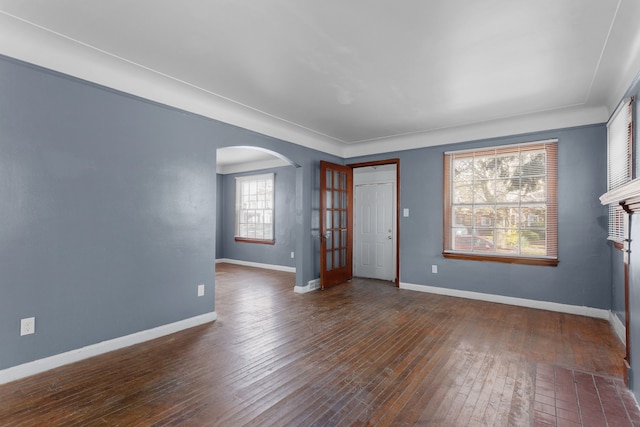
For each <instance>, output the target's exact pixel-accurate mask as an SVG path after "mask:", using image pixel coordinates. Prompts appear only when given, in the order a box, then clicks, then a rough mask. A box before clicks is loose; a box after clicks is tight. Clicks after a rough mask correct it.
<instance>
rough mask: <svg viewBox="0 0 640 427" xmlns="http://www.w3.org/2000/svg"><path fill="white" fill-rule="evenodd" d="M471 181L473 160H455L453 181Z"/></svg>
mask: <svg viewBox="0 0 640 427" xmlns="http://www.w3.org/2000/svg"><path fill="white" fill-rule="evenodd" d="M472 180H473V158H464V159H455V160H454V161H453V181H454V182H462V181H466V182H471V181H472Z"/></svg>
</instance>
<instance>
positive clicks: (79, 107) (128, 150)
mask: <svg viewBox="0 0 640 427" xmlns="http://www.w3.org/2000/svg"><path fill="white" fill-rule="evenodd" d="M234 145H243V146H247V145H248V146H257V147H262V148H266V149H269V150H272V151H275V152H279V153H283V154H285V155H286V156H287V157H288V158H289V159H290V160H291V161H292V162H293V163H295V164H297V165H298V167H297V168H293V167H291V169H292V170H294V171H295V177H296V182H297V183H299V184H300V186H299V192H298V194H297V197H296V206H295V218H294V220H293V221H292V223H291V224H290V227H291V229H293V230H295V234H296V241H295V252H296V260H295V262H296V266H297V270H298V273H297V274H296V285H297V286H304V285H305V284H306V283H307V282H308V281H310V280H312V279H315V278H316V277H318V271H317V268H316V267H315V264H316V261H315V260H314V259H313V258H314V257H315V256H316V255H315V253H314V250H315V245H316V243H315V242H314V238H313V237H312V236H311V232H310V230H311V229H312V223H311V222H312V211H311V209H312V197H317V190H314V189H316V188H317V187H318V182H317V181H316V180H315V177H316V173H315V172H314V170H315V169H317V165H318V163H319V161H320V160H329V161H340V159H337V158H335V157H334V156H330V155H326V154H324V153H320V152H317V151H314V150H311V149H308V148H305V147H301V146H299V145H295V144H291V143H288V142H284V141H280V140H277V139H274V138H270V137H266V136H264V135H260V134H257V133H254V132H250V131H247V130H245V129H240V128H237V127H234V126H230V125H227V124H224V123H220V122H217V121H215V120H210V119H206V118H203V117H200V116H197V115H194V114H189V113H186V112H183V111H178V110H175V109H172V108H169V107H166V106H163V105H159V104H155V103H152V102H148V101H145V100H142V99H139V98H136V97H133V96H129V95H126V94H123V93H120V92H117V91H113V90H110V89H106V88H103V87H100V86H97V85H94V84H90V83H87V82H83V81H80V80H77V79H74V78H70V77H68V76H64V75H61V74H58V73H55V72H51V71H48V70H44V69H41V68H38V67H35V66H31V65H27V64H24V63H22V62H19V61H15V60H12V59H9V58H6V57H0V200H1V201H2V203H0V272H1V274H0V370H1V369H5V368H8V367H12V366H16V365H18V364H22V363H26V362H30V361H34V360H37V359H41V358H44V357H47V356H51V355H55V354H59V353H63V352H66V351H70V350H74V349H78V348H81V347H84V346H87V345H91V344H95V343H98V342H101V341H105V340H109V339H112V338H116V337H121V336H124V335H128V334H131V333H135V332H138V331H143V330H147V329H150V328H153V327H157V326H161V325H165V324H169V323H172V322H176V321H180V320H184V319H188V318H191V317H194V316H198V315H201V314H205V313H209V312H212V311H214V307H215V304H214V303H215V302H214V286H215V283H214V279H215V278H214V272H215V267H214V262H215V258H216V254H215V250H216V249H215V248H216V215H217V214H218V213H219V210H218V209H217V205H218V203H217V201H216V200H217V199H216V197H217V196H216V188H217V182H218V178H217V177H216V172H215V162H216V149H217V148H220V147H224V146H234ZM296 188H298V187H296ZM313 205H315V204H313ZM198 284H205V286H206V295H205V297H202V298H198V297H197V296H196V295H197V285H198ZM31 316H35V317H36V334H34V335H28V336H25V337H20V336H19V325H20V319H21V318H25V317H31Z"/></svg>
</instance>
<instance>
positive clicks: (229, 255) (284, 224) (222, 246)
mask: <svg viewBox="0 0 640 427" xmlns="http://www.w3.org/2000/svg"><path fill="white" fill-rule="evenodd" d="M301 171H302V168H301V167H300V166H299V165H297V164H296V163H295V162H293V161H292V160H290V159H289V158H287V157H285V156H283V155H281V154H280V153H277V152H274V151H271V150H267V149H263V148H260V147H254V146H232V147H223V148H219V149H217V152H216V177H217V178H216V181H217V186H216V188H217V195H216V197H217V202H216V242H215V243H216V262H225V263H231V264H239V265H244V266H250V267H258V268H266V269H271V270H279V271H288V272H295V273H296V284H297V279H298V277H297V276H298V275H299V274H300V275H301V271H302V268H301V267H302V256H296V252H298V249H299V242H298V238H299V230H298V227H297V226H293V227H292V224H297V223H298V222H299V221H298V220H297V215H298V212H297V210H296V203H297V198H298V197H299V194H300V191H299V190H300V188H301V186H302V183H301V180H302V174H301ZM266 175H269V180H270V181H269V182H268V181H267V180H265V179H262V180H259V178H263V177H264V176H266ZM254 177H255V178H256V181H255V185H253V181H252V178H254ZM262 182H264V183H265V185H261V183H262ZM245 183H248V184H246V185H245ZM238 185H244V186H245V187H247V188H246V190H243V191H246V192H247V197H241V198H238V194H244V193H242V192H239V191H238V188H239V187H238ZM243 188H244V187H243ZM254 193H255V194H254ZM267 194H270V195H271V198H270V199H269V198H267V197H266V195H267ZM245 199H246V200H245ZM245 204H246V205H247V206H245ZM239 207H241V208H242V209H240V210H238V209H239ZM241 214H244V216H243V215H241ZM258 214H261V215H258ZM239 215H240V216H239ZM239 220H241V221H239ZM238 224H241V225H238ZM243 230H244V231H245V232H246V233H245V234H247V236H244V235H243V234H241V233H240V232H241V231H243ZM260 230H262V233H263V234H262V235H260V236H259V235H258V231H260ZM264 230H268V231H269V232H270V233H271V234H270V235H269V239H266V238H262V239H260V238H259V237H262V236H263V235H266V234H265V231H264ZM239 233H240V234H239ZM300 255H301V254H300Z"/></svg>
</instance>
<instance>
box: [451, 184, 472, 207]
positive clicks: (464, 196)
mask: <svg viewBox="0 0 640 427" xmlns="http://www.w3.org/2000/svg"><path fill="white" fill-rule="evenodd" d="M452 198H453V203H473V184H471V183H469V182H455V183H454V184H453V195H452Z"/></svg>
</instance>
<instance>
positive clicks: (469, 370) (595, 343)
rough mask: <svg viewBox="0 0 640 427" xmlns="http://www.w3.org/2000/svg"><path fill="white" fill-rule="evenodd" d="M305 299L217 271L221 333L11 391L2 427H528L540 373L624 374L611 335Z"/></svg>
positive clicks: (405, 299) (545, 322)
mask: <svg viewBox="0 0 640 427" xmlns="http://www.w3.org/2000/svg"><path fill="white" fill-rule="evenodd" d="M293 285H294V275H293V274H291V273H286V272H277V271H265V270H260V269H255V268H251V267H241V266H236V265H230V264H218V265H217V271H216V312H217V314H218V320H216V321H215V322H213V323H210V324H206V325H201V326H198V327H195V328H191V329H189V330H186V331H182V332H179V333H176V334H172V335H169V336H166V337H162V338H159V339H156V340H153V341H149V342H147V343H142V344H139V345H135V346H132V347H128V348H125V349H121V350H118V351H114V352H111V353H109V354H105V355H101V356H97V357H94V358H92V359H88V360H85V361H81V362H78V363H75V364H72V365H68V366H63V367H61V368H58V369H54V370H52V371H49V372H45V373H42V374H39V375H35V376H33V377H30V378H25V379H23V380H19V381H15V382H13V383H10V384H6V385H3V386H0V425H2V426H5V425H6V426H33V425H52V426H86V425H96V426H100V425H126V426H149V425H165V426H179V425H194V426H200V425H206V426H242V425H247V426H256V425H259V426H271V425H272V426H284V425H287V426H298V425H305V426H313V425H318V426H343V425H344V426H347V425H348V426H358V425H362V426H364V425H379V426H389V425H434V426H438V425H441V426H450V425H494V426H512V425H518V426H520V425H532V424H533V419H534V410H533V402H534V394H535V390H536V388H535V382H536V378H537V377H536V368H535V367H536V366H537V364H543V363H544V364H549V365H560V366H564V367H567V368H569V369H573V370H576V371H580V372H590V373H594V374H598V375H602V376H604V377H609V378H618V379H620V378H621V377H622V374H623V357H624V348H623V346H622V344H621V343H620V341H619V340H618V339H617V337H616V336H615V335H614V333H613V331H612V329H611V326H610V325H609V324H608V322H606V321H603V320H600V319H592V318H587V317H582V316H574V315H568V314H562V313H551V312H545V311H541V310H534V309H528V308H522V307H513V306H508V305H502V304H493V303H486V302H479V301H471V300H465V299H459V298H453V297H447V296H442V295H431V294H426V293H419V292H412V291H404V290H400V289H398V288H396V287H395V286H393V284H391V283H388V282H381V281H375V280H365V279H353V280H352V281H351V282H348V283H344V284H341V285H338V286H336V287H333V288H330V289H328V290H325V291H318V292H312V293H308V294H296V293H294V292H293ZM538 374H539V376H538V378H541V381H543V379H544V378H545V377H544V373H542V372H539V373H538ZM601 389H602V390H604V391H607V390H610V389H611V390H613V391H614V392H616V393H620V391H619V390H618V391H616V389H615V388H613V387H607V386H606V384H605V385H603V386H602V387H601ZM622 399H626V400H624V402H623V404H620V402H616V404H615V405H613V404H612V409H610V410H609V412H607V414H611V415H610V416H611V417H612V419H618V418H617V417H619V412H620V411H621V409H620V408H626V406H625V405H627V406H628V405H630V404H629V402H632V401H633V399H632V398H631V400H629V399H630V398H629V397H628V396H627V395H624V396H618V400H622ZM604 401H606V400H605V399H603V402H604ZM616 411H617V412H616ZM625 411H627V412H630V410H626V409H625ZM631 412H633V413H634V414H636V413H637V408H635V407H634V408H632V411H631Z"/></svg>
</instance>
